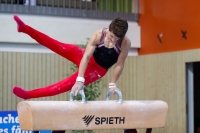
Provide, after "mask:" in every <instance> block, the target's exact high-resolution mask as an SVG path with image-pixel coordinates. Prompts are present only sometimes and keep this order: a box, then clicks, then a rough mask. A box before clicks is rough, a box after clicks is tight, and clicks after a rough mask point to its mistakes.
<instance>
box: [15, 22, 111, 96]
mask: <svg viewBox="0 0 200 133" xmlns="http://www.w3.org/2000/svg"><path fill="white" fill-rule="evenodd" d="M19 20H20V19H19ZM20 21H21V20H20ZM21 22H22V21H21ZM22 23H23V22H22ZM18 31H19V32H23V33H26V34H28V35H29V36H30V37H32V38H33V39H35V40H36V41H37V42H38V43H39V44H41V45H43V46H45V47H47V48H49V49H51V50H52V51H54V52H55V53H57V54H59V55H61V56H62V57H64V58H66V59H68V60H70V61H71V62H73V63H75V64H76V65H77V66H79V64H80V61H81V59H82V57H83V54H84V49H82V48H80V47H78V46H76V45H73V44H66V43H62V42H59V41H57V40H54V39H52V38H50V37H49V36H47V35H45V34H43V33H41V32H39V31H37V30H35V29H33V28H32V27H30V26H28V25H23V26H19V25H18ZM106 72H107V70H106V69H104V68H102V67H101V66H99V65H98V64H97V63H96V62H95V60H94V57H93V56H92V57H91V59H90V61H89V62H88V66H87V69H86V71H85V75H84V78H85V85H88V84H90V83H92V82H94V81H96V80H98V79H100V78H102V77H103V76H104V75H105V74H106ZM77 76H78V72H75V73H74V74H72V75H71V76H70V77H68V78H65V79H63V80H61V81H59V82H58V83H55V84H52V85H49V86H46V87H43V88H37V89H34V90H29V91H28V90H23V89H22V88H20V87H17V86H15V87H14V88H13V93H14V94H15V95H17V96H18V97H20V98H23V99H30V98H39V97H47V96H54V95H57V94H60V93H63V92H66V91H69V90H71V88H72V87H73V85H74V84H75V82H76V77H77Z"/></svg>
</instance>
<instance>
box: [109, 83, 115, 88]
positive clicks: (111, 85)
mask: <svg viewBox="0 0 200 133" xmlns="http://www.w3.org/2000/svg"><path fill="white" fill-rule="evenodd" d="M108 88H109V89H111V88H116V83H109V85H108Z"/></svg>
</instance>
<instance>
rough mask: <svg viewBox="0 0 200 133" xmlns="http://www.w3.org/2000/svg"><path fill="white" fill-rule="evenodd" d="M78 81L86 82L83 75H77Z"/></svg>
mask: <svg viewBox="0 0 200 133" xmlns="http://www.w3.org/2000/svg"><path fill="white" fill-rule="evenodd" d="M76 81H79V82H83V83H84V82H85V79H84V78H83V77H77V78H76Z"/></svg>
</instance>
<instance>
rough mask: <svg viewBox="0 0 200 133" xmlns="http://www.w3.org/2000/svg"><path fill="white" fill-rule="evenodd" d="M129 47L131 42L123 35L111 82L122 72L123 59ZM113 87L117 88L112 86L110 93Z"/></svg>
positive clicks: (115, 80) (114, 81)
mask: <svg viewBox="0 0 200 133" xmlns="http://www.w3.org/2000/svg"><path fill="white" fill-rule="evenodd" d="M130 47H131V42H130V40H129V39H128V38H127V37H125V38H124V40H123V42H122V45H121V53H120V54H119V57H118V60H117V62H116V64H115V68H114V73H113V77H112V80H111V83H116V82H117V80H118V79H119V77H120V75H121V73H122V70H123V68H124V63H125V59H126V57H127V55H128V51H129V49H130ZM115 89H117V88H112V89H110V90H111V92H112V93H114V92H113V91H114V90H115Z"/></svg>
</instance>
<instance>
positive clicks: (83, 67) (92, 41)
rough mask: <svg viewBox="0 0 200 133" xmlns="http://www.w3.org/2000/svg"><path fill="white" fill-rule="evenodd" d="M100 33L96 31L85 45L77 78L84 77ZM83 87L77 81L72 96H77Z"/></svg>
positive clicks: (82, 84)
mask: <svg viewBox="0 0 200 133" xmlns="http://www.w3.org/2000/svg"><path fill="white" fill-rule="evenodd" d="M101 32H102V29H101V30H98V31H96V32H94V33H93V34H92V36H91V38H90V41H89V43H88V45H87V47H86V49H85V53H84V55H83V57H82V59H81V62H80V66H79V72H78V77H84V73H85V70H86V68H87V65H88V62H89V60H90V58H91V56H92V55H93V53H94V50H95V48H96V45H97V44H98V43H99V41H100V37H101ZM83 86H84V83H83V82H80V81H77V82H76V83H75V84H74V86H73V87H72V92H73V94H74V95H75V96H76V95H77V94H78V91H79V90H80V89H82V88H83Z"/></svg>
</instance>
